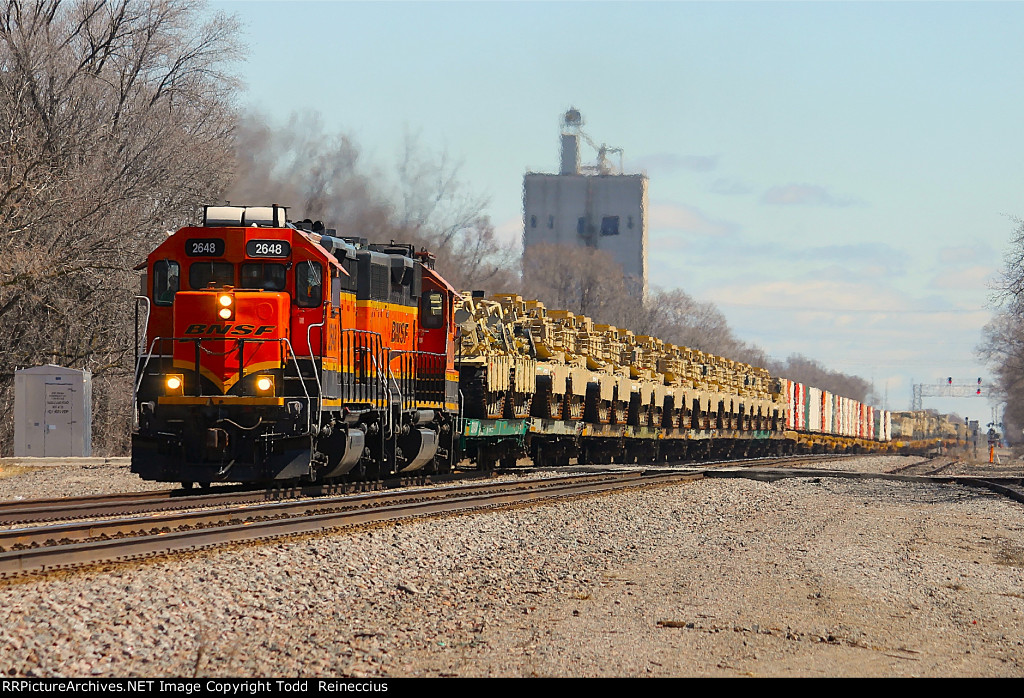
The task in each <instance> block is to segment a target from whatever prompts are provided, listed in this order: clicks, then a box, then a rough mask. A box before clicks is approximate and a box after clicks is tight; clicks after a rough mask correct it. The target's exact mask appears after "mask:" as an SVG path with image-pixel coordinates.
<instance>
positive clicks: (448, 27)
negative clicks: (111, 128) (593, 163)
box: [213, 2, 1024, 423]
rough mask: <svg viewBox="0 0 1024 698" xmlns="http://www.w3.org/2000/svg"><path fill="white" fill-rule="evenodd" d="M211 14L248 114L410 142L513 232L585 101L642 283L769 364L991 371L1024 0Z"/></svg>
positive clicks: (961, 405)
mask: <svg viewBox="0 0 1024 698" xmlns="http://www.w3.org/2000/svg"><path fill="white" fill-rule="evenodd" d="M213 7H214V8H215V9H223V10H226V11H228V12H232V13H235V14H237V15H238V16H239V17H240V18H241V20H242V22H243V24H244V25H245V35H244V41H245V43H246V44H247V45H248V46H249V51H250V53H249V58H248V60H247V61H246V63H245V64H244V65H242V66H241V72H242V75H243V78H244V79H245V81H246V83H247V91H246V93H245V95H243V97H242V100H241V101H242V103H243V104H245V105H247V106H249V107H251V108H255V109H259V110H261V111H262V112H264V113H266V114H268V115H270V116H271V117H272V118H274V119H276V120H278V121H279V122H281V123H283V122H284V120H285V119H286V118H287V116H288V115H289V114H290V113H291V112H292V111H294V110H304V109H311V110H317V111H319V112H320V113H321V115H322V116H323V118H324V121H325V123H326V125H327V126H328V127H329V128H332V129H334V130H337V131H342V132H345V133H347V134H349V135H351V136H352V137H353V138H354V140H355V141H356V142H357V143H358V144H359V145H360V146H361V147H362V149H363V151H364V154H365V155H366V157H367V158H368V159H369V160H371V161H373V162H375V163H376V164H377V166H378V167H379V168H380V169H381V170H382V171H387V170H388V169H389V168H390V167H392V166H393V163H394V162H395V159H396V157H397V153H398V151H399V149H400V147H401V144H402V141H403V137H404V133H405V132H407V131H411V132H415V133H419V135H420V140H421V142H422V143H423V144H424V145H426V146H428V147H430V148H433V149H436V150H442V149H443V150H446V151H447V152H448V153H449V155H450V156H451V157H453V158H456V159H458V160H460V161H461V162H462V175H463V178H464V179H465V180H466V182H467V183H469V185H470V186H471V187H473V188H474V189H475V190H476V191H477V192H479V193H482V194H485V195H487V196H488V197H489V198H490V202H491V204H490V206H489V209H488V212H489V214H490V215H491V218H492V220H493V221H494V222H495V224H496V225H497V226H498V229H499V230H500V231H501V232H502V233H503V234H505V235H507V236H508V237H510V238H518V237H519V236H520V235H521V232H522V218H521V216H522V200H521V196H522V193H521V192H522V176H523V174H524V173H525V172H526V171H528V170H532V171H554V170H555V168H556V167H557V164H558V150H557V148H558V126H559V117H560V115H561V114H562V112H563V111H564V110H565V109H567V108H568V107H569V106H575V107H577V108H578V109H579V110H580V111H581V112H582V114H583V116H584V119H585V120H586V124H585V126H584V130H585V131H586V132H587V133H588V134H589V135H590V136H591V137H592V138H593V139H594V140H595V141H597V142H599V143H600V142H605V143H607V144H608V145H611V146H616V147H621V148H623V149H624V151H625V158H624V164H625V167H626V170H627V171H646V172H647V174H648V175H649V177H650V185H649V203H650V255H649V256H650V273H651V282H652V284H655V285H660V286H663V287H674V286H677V285H678V286H681V287H682V288H683V289H684V290H686V291H687V292H689V293H691V294H692V295H694V296H696V297H698V298H700V299H702V300H707V301H711V302H714V303H715V304H717V305H718V306H719V308H721V310H722V311H723V312H724V313H725V314H726V316H727V317H728V319H729V322H730V324H731V325H732V326H733V328H734V329H735V330H736V332H737V334H738V335H739V336H741V337H742V338H744V339H746V340H748V341H752V342H755V343H757V344H760V345H761V346H763V347H765V348H766V349H767V350H768V351H769V353H771V354H772V355H775V356H778V357H785V356H787V355H788V354H790V353H795V352H800V353H803V354H805V355H807V356H810V357H812V358H815V359H818V360H820V361H822V362H823V363H825V364H826V365H828V366H829V367H831V368H834V369H838V370H842V371H847V372H851V373H856V374H858V375H861V376H863V377H864V378H866V379H868V380H871V381H873V382H874V384H875V387H876V391H877V392H878V394H879V395H880V396H887V398H888V406H889V407H890V408H892V409H907V408H908V407H909V403H910V397H911V383H912V382H914V381H916V382H935V381H937V380H939V379H945V377H947V376H953V377H955V378H956V379H965V380H970V381H974V380H975V378H977V377H978V376H983V377H987V373H986V372H985V371H984V369H983V367H982V366H981V365H980V364H979V362H978V361H977V359H976V357H975V353H974V348H975V346H976V345H977V344H978V342H979V339H980V330H981V327H982V326H983V325H984V324H985V323H986V322H987V320H988V319H989V317H990V316H991V311H990V310H989V309H988V307H987V301H988V296H989V291H988V283H989V280H990V279H991V277H992V275H993V274H994V273H995V272H996V271H997V270H998V268H999V266H1000V263H1001V259H1002V253H1003V250H1004V248H1005V246H1006V244H1007V241H1008V239H1009V237H1010V234H1011V233H1012V231H1013V228H1014V224H1013V222H1012V221H1011V220H1010V218H1009V217H1010V216H1022V217H1024V204H1022V201H1021V196H1022V193H1024V139H1022V138H1021V132H1022V128H1021V124H1022V116H1024V109H1022V107H1024V103H1022V102H1024V89H1022V88H1024V84H1022V83H1024V42H1022V41H1021V40H1020V28H1021V27H1024V3H1018V2H991V3H986V2H969V3H957V2H941V3H940V2H910V3H888V2H856V3H838V2H836V3H833V2H821V3H811V2H795V3H782V2H715V3H701V2H633V3H618V2H511V3H505V2H416V3H401V2H287V3H278V2H219V3H214V5H213ZM583 156H584V160H585V161H586V160H593V159H594V158H595V157H596V153H590V152H588V151H587V150H584V153H583ZM925 405H926V406H929V407H936V408H938V409H942V410H944V411H953V410H955V411H957V412H959V413H960V414H961V415H964V416H970V417H971V418H976V419H980V420H981V421H982V422H983V423H985V422H988V421H989V419H990V416H991V412H990V408H989V405H988V403H987V401H985V400H984V399H973V398H972V399H965V400H934V399H933V400H926V402H925Z"/></svg>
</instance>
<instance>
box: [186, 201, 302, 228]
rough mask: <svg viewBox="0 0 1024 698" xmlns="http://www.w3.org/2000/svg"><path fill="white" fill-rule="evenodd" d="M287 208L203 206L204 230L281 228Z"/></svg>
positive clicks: (285, 218)
mask: <svg viewBox="0 0 1024 698" xmlns="http://www.w3.org/2000/svg"><path fill="white" fill-rule="evenodd" d="M287 217H288V207H287V206H278V205H277V204H273V205H272V206H204V207H203V227H204V228H245V227H249V226H257V227H260V228H283V227H285V224H286V223H287Z"/></svg>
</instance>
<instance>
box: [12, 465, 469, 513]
mask: <svg viewBox="0 0 1024 698" xmlns="http://www.w3.org/2000/svg"><path fill="white" fill-rule="evenodd" d="M487 475H488V474H486V473H468V474H467V473H463V474H451V475H433V476H429V477H416V478H395V479H392V480H384V481H367V482H356V483H335V484H330V485H304V486H289V487H272V488H267V489H253V488H251V487H244V486H223V487H214V488H212V489H211V490H206V491H196V490H183V489H173V490H150V491H144V492H122V493H118V494H103V495H91V496H84V497H62V498H52V499H22V500H12V501H5V502H0V525H5V524H6V525H9V524H26V523H38V522H46V521H70V520H74V519H89V518H97V517H103V516H125V515H128V514H142V513H148V512H157V511H170V510H176V509H193V508H197V507H211V506H230V505H241V504H249V503H255V502H271V501H280V500H284V499H296V498H300V497H323V496H331V495H336V494H346V493H358V492H368V491H374V490H385V489H393V488H398V487H410V486H422V485H426V484H429V483H442V482H451V481H454V480H463V479H467V478H470V479H472V478H479V477H482V476H487Z"/></svg>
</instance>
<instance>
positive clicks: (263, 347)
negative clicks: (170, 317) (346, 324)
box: [174, 289, 290, 395]
mask: <svg viewBox="0 0 1024 698" xmlns="http://www.w3.org/2000/svg"><path fill="white" fill-rule="evenodd" d="M289 303H290V298H289V296H288V294H287V293H271V292H266V291H246V290H235V289H228V290H220V291H213V290H210V291H179V292H178V294H177V296H176V297H175V300H174V337H175V342H174V366H175V368H178V369H181V370H192V371H196V370H198V372H199V376H200V378H201V380H200V381H199V384H200V386H201V391H200V394H203V395H206V394H215V395H223V394H227V393H228V392H230V390H231V388H232V386H234V385H235V384H236V383H237V382H238V381H239V380H240V379H241V378H242V377H243V376H245V375H249V374H251V373H254V372H256V371H264V370H269V369H276V368H280V367H281V366H282V365H283V363H284V360H285V357H286V348H285V347H286V343H285V341H283V340H287V339H288V309H289Z"/></svg>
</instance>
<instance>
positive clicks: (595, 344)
mask: <svg viewBox="0 0 1024 698" xmlns="http://www.w3.org/2000/svg"><path fill="white" fill-rule="evenodd" d="M139 270H140V271H142V272H144V273H143V275H142V279H143V281H142V293H141V295H140V296H139V297H137V303H138V305H137V308H139V310H140V312H142V314H143V315H144V317H143V318H142V319H141V324H142V326H143V327H144V338H143V339H141V340H140V341H139V342H137V348H138V355H137V360H136V367H137V371H136V384H135V419H136V423H135V425H134V429H133V434H132V471H133V472H135V473H137V474H138V475H140V476H141V477H142V478H144V479H147V480H157V481H167V482H181V483H183V484H184V485H185V486H191V485H192V483H195V482H198V483H201V484H207V483H212V482H268V481H291V480H307V481H317V480H322V479H332V478H359V479H362V478H374V477H383V476H388V475H392V474H406V473H430V472H445V471H449V470H451V469H452V468H453V467H454V466H455V465H456V464H457V463H458V462H459V461H461V460H468V461H470V462H472V463H475V464H476V466H477V467H478V468H484V469H487V468H492V467H494V466H495V465H497V464H498V463H501V464H502V465H506V466H508V465H512V464H514V463H515V462H516V461H517V460H518V459H520V458H523V457H528V458H530V459H532V461H533V462H534V463H537V464H543V465H565V464H568V463H569V462H570V459H572V458H575V459H577V461H578V462H580V463H598V462H653V461H658V460H665V459H704V458H712V457H716V458H724V457H730V456H738V455H757V454H775V453H785V452H793V451H796V450H815V451H835V450H862V449H863V450H867V449H885V448H887V447H889V445H890V444H889V442H890V439H891V432H890V416H889V413H887V412H885V411H882V410H874V409H872V408H870V407H868V406H865V405H862V404H860V403H858V402H856V401H852V400H848V399H846V398H843V397H841V396H836V395H832V394H830V393H828V392H826V391H822V390H818V389H816V388H813V387H807V386H803V385H802V384H799V383H794V382H792V381H788V380H785V379H779V378H774V377H772V376H771V375H769V373H768V372H767V371H765V370H764V369H761V368H757V367H754V366H749V365H747V364H742V363H739V362H735V361H731V360H729V359H726V358H723V357H719V356H714V355H711V354H706V353H703V352H700V351H697V350H694V349H690V348H687V347H682V346H675V345H672V344H668V343H665V342H663V341H661V340H660V339H658V338H656V337H649V336H638V335H634V333H632V332H631V331H629V330H627V329H623V328H618V327H613V326H609V325H601V324H597V323H594V322H593V321H592V320H591V319H590V318H587V317H585V316H577V315H574V314H572V313H570V312H567V311H561V310H550V309H547V308H545V307H544V306H543V304H541V303H539V302H537V301H530V300H527V299H524V298H521V297H519V296H515V295H507V294H506V295H499V296H494V297H492V298H491V299H485V298H482V297H481V296H480V294H476V293H458V292H457V291H456V289H454V288H453V287H452V286H451V285H450V284H448V282H447V281H445V279H444V278H442V277H441V276H440V275H439V274H438V273H437V272H436V271H435V270H434V265H433V257H432V256H431V255H430V254H429V253H427V252H424V251H417V250H415V249H414V248H413V247H412V246H409V245H402V244H396V243H393V242H392V243H388V244H369V243H367V241H366V240H363V239H358V238H353V237H340V236H338V235H337V234H336V232H335V231H334V230H331V229H326V228H324V226H323V225H322V224H321V223H319V222H315V223H314V222H312V221H309V220H306V221H302V222H291V221H288V220H287V211H286V209H285V208H284V207H279V206H269V207H241V206H210V207H206V208H205V209H204V215H203V222H202V225H199V226H192V227H185V228H182V229H180V230H178V231H177V232H176V233H174V234H172V235H170V236H169V237H168V238H167V239H166V240H164V241H163V242H162V243H161V244H160V245H159V246H158V247H157V248H156V249H155V250H153V252H152V253H151V254H150V255H149V257H148V258H147V260H146V262H145V263H143V264H142V265H140V267H139Z"/></svg>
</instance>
